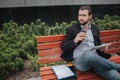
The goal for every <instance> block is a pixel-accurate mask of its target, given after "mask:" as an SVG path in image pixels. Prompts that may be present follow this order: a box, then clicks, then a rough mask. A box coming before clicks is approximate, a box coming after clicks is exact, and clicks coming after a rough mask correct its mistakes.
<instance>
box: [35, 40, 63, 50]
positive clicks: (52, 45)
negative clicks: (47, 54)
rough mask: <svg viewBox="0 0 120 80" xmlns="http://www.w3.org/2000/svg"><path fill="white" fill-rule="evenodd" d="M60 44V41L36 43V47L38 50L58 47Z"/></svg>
mask: <svg viewBox="0 0 120 80" xmlns="http://www.w3.org/2000/svg"><path fill="white" fill-rule="evenodd" d="M60 44H61V42H52V43H44V44H38V45H37V48H38V50H43V49H51V48H60Z"/></svg>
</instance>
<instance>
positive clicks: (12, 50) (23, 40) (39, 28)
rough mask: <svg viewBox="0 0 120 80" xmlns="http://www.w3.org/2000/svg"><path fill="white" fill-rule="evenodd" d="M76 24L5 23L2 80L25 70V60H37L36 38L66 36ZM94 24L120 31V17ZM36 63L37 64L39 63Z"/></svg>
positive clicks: (1, 41) (0, 34) (1, 44)
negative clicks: (66, 32)
mask: <svg viewBox="0 0 120 80" xmlns="http://www.w3.org/2000/svg"><path fill="white" fill-rule="evenodd" d="M74 23H76V21H72V22H71V23H66V22H63V23H61V24H59V23H55V25H54V26H48V25H47V24H46V23H45V22H42V21H41V20H40V19H37V20H36V21H35V22H31V24H24V25H22V26H19V25H18V24H17V23H16V22H14V21H12V20H10V21H9V22H7V23H4V24H3V28H2V30H0V47H1V48H0V78H1V80H3V79H5V78H6V77H7V76H9V75H10V74H12V73H15V72H18V71H20V70H21V69H22V68H23V61H24V60H25V59H28V58H30V56H32V58H34V57H35V58H36V54H37V49H36V39H35V37H36V36H42V35H56V34H65V29H66V27H68V26H70V25H72V24H74ZM92 23H93V24H97V25H98V26H100V29H101V30H108V29H120V16H109V15H106V16H104V19H98V18H95V19H94V20H92ZM32 62H34V61H32ZM35 62H36V64H37V61H35ZM35 66H36V65H35ZM35 66H33V67H35Z"/></svg>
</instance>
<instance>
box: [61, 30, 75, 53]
mask: <svg viewBox="0 0 120 80" xmlns="http://www.w3.org/2000/svg"><path fill="white" fill-rule="evenodd" d="M73 33H74V32H73V31H72V30H71V28H66V35H65V38H64V40H63V41H62V44H61V49H62V50H63V51H65V52H66V51H70V50H73V49H74V48H75V47H76V44H75V43H74V38H75V36H76V35H75V36H74V35H73Z"/></svg>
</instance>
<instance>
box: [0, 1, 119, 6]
mask: <svg viewBox="0 0 120 80" xmlns="http://www.w3.org/2000/svg"><path fill="white" fill-rule="evenodd" d="M86 4H89V5H104V4H106V5H107V4H120V0H0V8H6V7H32V6H61V5H63V6H65V5H86Z"/></svg>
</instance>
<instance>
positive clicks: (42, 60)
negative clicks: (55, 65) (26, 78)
mask: <svg viewBox="0 0 120 80" xmlns="http://www.w3.org/2000/svg"><path fill="white" fill-rule="evenodd" d="M60 61H63V59H62V58H61V57H59V56H56V57H51V58H49V57H46V58H38V63H39V64H46V63H52V62H60Z"/></svg>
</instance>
